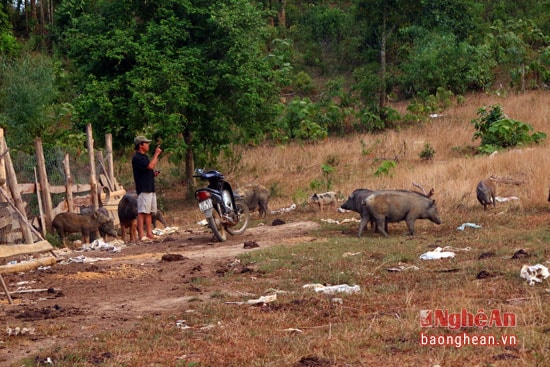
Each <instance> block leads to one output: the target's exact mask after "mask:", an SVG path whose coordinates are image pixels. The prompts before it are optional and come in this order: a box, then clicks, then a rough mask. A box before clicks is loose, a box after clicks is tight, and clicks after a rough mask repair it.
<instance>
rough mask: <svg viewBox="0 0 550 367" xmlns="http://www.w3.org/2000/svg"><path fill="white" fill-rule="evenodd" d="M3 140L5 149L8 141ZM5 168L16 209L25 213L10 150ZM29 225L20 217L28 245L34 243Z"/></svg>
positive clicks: (6, 156) (24, 218) (5, 158)
mask: <svg viewBox="0 0 550 367" xmlns="http://www.w3.org/2000/svg"><path fill="white" fill-rule="evenodd" d="M0 140H2V144H3V146H4V147H7V144H6V139H5V138H4V136H3V135H2V137H1V138H0ZM4 167H5V169H6V182H7V184H8V186H9V189H10V192H11V197H12V198H13V201H14V202H15V205H14V206H15V207H16V208H17V209H18V211H19V212H21V213H25V202H24V201H23V199H22V198H21V192H20V191H19V185H18V184H17V176H16V174H15V169H14V168H13V163H12V161H11V155H10V152H9V150H8V149H6V153H5V154H4ZM0 189H2V186H0ZM6 201H8V203H10V204H11V205H13V203H11V202H9V199H8V198H7V197H6ZM26 223H27V217H26V215H25V214H23V217H21V216H20V217H19V224H20V227H21V231H22V233H23V239H24V240H25V242H26V243H32V242H33V237H32V233H31V231H30V229H29V227H27V225H26Z"/></svg>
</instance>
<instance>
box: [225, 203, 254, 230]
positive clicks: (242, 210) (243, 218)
mask: <svg viewBox="0 0 550 367" xmlns="http://www.w3.org/2000/svg"><path fill="white" fill-rule="evenodd" d="M235 205H236V206H237V213H238V214H239V223H237V224H236V225H234V226H227V227H225V229H226V230H227V232H229V234H232V235H236V234H243V233H244V231H246V229H247V228H248V224H249V223H250V210H249V209H248V206H247V205H246V204H245V203H244V202H243V201H237V202H236V203H235Z"/></svg>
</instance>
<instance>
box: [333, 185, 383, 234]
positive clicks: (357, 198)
mask: <svg viewBox="0 0 550 367" xmlns="http://www.w3.org/2000/svg"><path fill="white" fill-rule="evenodd" d="M372 193H373V191H372V190H369V189H356V190H354V191H353V192H352V193H351V195H350V196H349V197H348V200H346V202H345V203H343V204H342V205H341V206H340V208H342V209H346V210H352V211H354V212H357V213H359V214H360V215H361V222H360V223H359V232H358V233H357V237H361V233H363V229H364V228H365V226H366V225H367V223H368V222H371V225H372V229H373V230H375V229H376V227H375V224H374V219H373V218H371V216H370V214H369V211H368V209H367V207H366V205H363V202H364V201H365V199H366V198H367V196H369V195H370V194H372Z"/></svg>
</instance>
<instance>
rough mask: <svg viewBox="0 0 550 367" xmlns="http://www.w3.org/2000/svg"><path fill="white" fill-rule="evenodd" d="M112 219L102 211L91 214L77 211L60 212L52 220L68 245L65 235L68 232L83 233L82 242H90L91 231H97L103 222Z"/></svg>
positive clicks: (54, 226)
mask: <svg viewBox="0 0 550 367" xmlns="http://www.w3.org/2000/svg"><path fill="white" fill-rule="evenodd" d="M111 221H112V219H111V218H109V217H106V216H105V215H103V214H101V213H100V212H97V211H96V212H94V213H91V214H89V215H85V214H77V213H67V212H66V213H59V214H57V215H56V216H55V218H54V219H53V221H52V226H53V228H54V229H55V230H56V231H57V233H59V235H60V236H61V239H62V240H63V245H64V246H66V243H65V236H66V234H67V233H78V232H80V233H82V242H83V243H90V232H92V231H97V230H98V229H99V227H100V226H101V225H102V224H105V223H109V222H111Z"/></svg>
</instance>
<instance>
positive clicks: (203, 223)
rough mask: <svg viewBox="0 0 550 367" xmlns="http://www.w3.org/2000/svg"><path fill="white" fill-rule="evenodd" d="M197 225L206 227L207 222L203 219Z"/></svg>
mask: <svg viewBox="0 0 550 367" xmlns="http://www.w3.org/2000/svg"><path fill="white" fill-rule="evenodd" d="M197 224H198V225H199V226H207V225H208V221H207V220H206V219H203V220H201V221H200V222H197Z"/></svg>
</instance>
